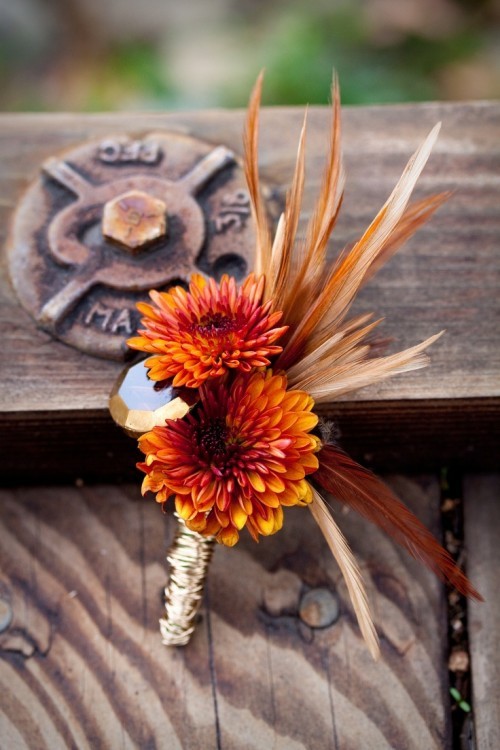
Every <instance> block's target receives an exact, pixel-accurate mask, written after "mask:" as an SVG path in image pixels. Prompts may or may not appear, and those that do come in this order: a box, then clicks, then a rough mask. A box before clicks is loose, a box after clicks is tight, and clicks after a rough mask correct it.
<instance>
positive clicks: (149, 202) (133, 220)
mask: <svg viewBox="0 0 500 750" xmlns="http://www.w3.org/2000/svg"><path fill="white" fill-rule="evenodd" d="M166 231H167V206H166V205H165V203H164V202H163V201H162V200H158V198H153V196H151V195H148V194H147V193H144V192H143V191H142V190H130V191H129V192H128V193H124V194H123V195H119V196H118V197H117V198H113V200H110V201H108V202H107V203H106V205H105V206H104V212H103V216H102V233H103V235H104V236H105V237H106V238H107V239H109V240H112V241H113V242H117V243H118V244H119V245H120V246H121V247H122V248H123V249H124V250H128V251H129V252H131V253H135V252H137V251H140V250H142V249H143V248H145V247H147V245H150V244H151V242H154V241H155V240H158V239H160V237H163V236H164V235H165V234H166Z"/></svg>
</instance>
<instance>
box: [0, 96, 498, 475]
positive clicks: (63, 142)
mask: <svg viewBox="0 0 500 750" xmlns="http://www.w3.org/2000/svg"><path fill="white" fill-rule="evenodd" d="M302 114H303V113H302V111H301V110H299V109H289V108H286V109H268V110H265V111H263V113H262V142H261V165H262V176H263V178H264V179H265V180H266V181H267V183H269V185H270V186H271V187H272V188H273V189H274V190H275V192H276V194H277V196H278V198H279V199H281V200H283V198H284V194H285V191H286V188H287V187H288V185H289V182H290V179H291V175H292V168H293V160H294V155H295V149H296V141H297V138H298V134H299V131H300V124H301V119H302ZM499 115H500V105H498V104H494V103H491V104H488V103H473V104H463V105H462V104H450V105H448V104H447V105H442V104H425V105H412V106H388V107H370V108H363V107H361V108H346V110H345V112H344V139H343V140H344V147H345V153H346V166H347V171H348V185H347V192H346V198H345V201H344V206H343V211H342V217H341V219H340V222H339V226H338V230H337V232H336V234H335V236H334V239H333V241H332V242H331V244H330V252H331V253H332V254H334V253H335V252H337V251H338V250H339V249H340V248H341V247H342V246H343V244H344V243H346V242H348V241H351V240H352V239H354V238H356V237H358V236H359V234H360V233H361V231H362V230H363V229H364V228H365V227H366V226H367V224H368V222H369V221H370V219H371V218H372V217H373V215H374V214H375V212H376V211H377V209H378V208H379V207H380V205H381V203H382V202H383V201H384V200H385V198H386V196H387V195H388V194H389V192H390V190H391V189H392V187H393V185H394V184H395V182H396V180H397V178H398V177H399V175H400V173H401V170H402V168H403V166H404V164H405V162H406V160H407V158H408V157H409V155H410V154H411V152H412V151H413V150H414V149H415V147H416V146H417V144H418V143H419V142H420V141H421V140H422V139H423V137H424V135H425V134H426V132H427V131H428V130H429V129H430V127H431V126H432V125H433V124H434V123H435V122H436V121H437V120H442V121H443V129H442V135H441V136H440V139H439V141H438V144H437V146H436V149H435V152H434V154H433V155H432V157H431V160H430V162H429V164H428V166H427V167H426V170H425V172H424V175H423V177H422V179H421V181H420V184H419V187H418V189H417V197H420V196H423V195H425V194H428V193H431V192H433V191H440V190H454V191H455V193H454V195H453V198H452V199H451V200H450V201H449V202H448V204H446V205H445V206H444V207H443V208H441V209H440V211H439V212H438V214H437V215H436V216H435V217H434V218H433V220H432V222H431V223H430V224H429V225H428V226H427V227H425V228H423V229H422V230H421V231H420V232H419V234H418V236H417V237H415V238H414V239H413V240H412V241H411V242H410V243H409V245H408V247H407V249H406V250H404V251H403V252H401V253H400V254H399V256H398V257H396V258H395V259H393V261H391V263H390V264H389V266H388V267H387V268H385V269H383V270H382V272H381V273H380V274H379V275H378V277H377V278H376V280H375V281H373V282H370V284H369V285H368V286H367V287H366V289H365V290H363V292H362V295H361V297H360V299H359V302H358V305H357V309H358V310H374V311H376V312H377V313H378V314H382V315H384V316H385V317H386V320H387V322H386V323H385V324H384V327H383V331H382V332H383V334H384V335H387V336H388V337H393V338H394V339H395V340H396V342H397V345H398V346H405V345H410V344H413V343H416V342H417V341H419V340H421V339H423V338H425V337H427V336H429V335H430V334H432V333H434V332H435V331H438V330H440V329H442V328H446V329H447V334H446V336H445V337H443V338H442V339H441V340H440V341H439V343H438V344H436V346H435V347H433V351H432V358H433V364H432V367H430V368H428V369H427V370H423V371H422V370H421V371H417V372H415V373H409V374H407V375H405V376H401V377H397V378H394V379H392V380H390V381H386V382H384V383H381V384H380V385H378V386H376V387H375V386H374V387H371V388H368V389H365V390H363V391H361V392H359V393H358V394H355V395H354V396H352V397H350V398H349V400H348V401H342V402H339V405H338V409H337V410H336V413H337V415H338V417H339V419H340V421H341V424H340V427H341V429H342V431H343V432H344V433H345V439H346V447H349V449H350V450H354V452H355V454H356V455H357V457H358V458H359V457H362V452H365V453H367V454H371V457H372V462H373V464H374V465H375V466H378V467H380V466H384V465H385V466H392V467H394V466H396V465H400V466H407V465H409V464H411V465H412V466H413V467H415V466H419V467H420V469H421V468H422V466H424V465H429V466H435V465H437V464H438V463H440V462H443V461H448V460H453V459H455V460H457V461H459V462H460V463H461V465H462V466H466V465H469V466H474V467H485V466H488V465H489V466H492V465H493V463H494V460H495V456H496V455H497V453H498V449H499V447H500V435H499V431H498V427H497V425H498V423H499V419H498V417H499V411H500V406H499V405H500V398H499V396H500V326H499V324H498V322H499V313H500V294H499V288H500V256H499V252H498V248H499V246H500V243H499V242H498V239H499V235H500V211H499V208H498V207H499V201H498V185H499V183H498V174H499V168H500V138H499V137H498V136H499V135H500V128H499V121H500V120H499ZM328 120H329V112H328V111H327V110H326V108H312V110H311V111H310V116H309V134H308V145H307V188H306V196H305V211H304V220H305V219H307V217H308V214H309V212H310V210H311V206H312V203H313V199H314V196H315V194H316V193H317V190H318V187H319V182H320V177H321V173H322V168H323V163H324V153H325V149H326V141H327V128H328ZM242 123H243V113H242V112H225V111H219V112H200V113H194V114H180V113H175V114H170V115H168V114H158V115H137V114H135V115H130V114H116V115H78V116H76V115H70V114H68V115H65V114H59V115H2V116H0V220H1V222H0V242H1V244H2V246H3V247H4V246H5V243H6V242H7V234H8V225H9V221H10V219H11V217H12V213H13V211H14V209H15V205H16V202H17V201H18V200H19V198H20V196H21V195H22V192H23V190H24V189H25V188H26V187H27V185H28V184H29V182H30V181H31V180H32V179H33V178H35V177H36V176H37V174H38V171H39V168H40V165H41V163H42V162H43V161H44V160H45V159H46V158H47V157H49V156H52V155H54V154H58V153H60V152H61V151H64V150H66V149H68V148H70V147H72V146H74V145H76V144H78V143H81V142H82V141H85V140H87V139H91V138H99V137H102V136H105V135H109V134H111V133H119V132H128V133H143V132H148V131H152V130H157V129H161V128H168V129H169V130H173V131H176V132H184V133H189V134H190V135H193V136H195V137H198V138H202V139H205V140H207V141H210V142H211V143H213V144H219V143H222V144H225V145H226V146H228V147H229V148H231V149H233V150H234V151H235V152H236V153H240V154H241V131H242ZM0 335H1V337H2V357H1V361H0V379H1V382H2V389H1V392H0V424H1V426H2V431H3V433H4V434H6V433H8V434H9V436H10V439H9V441H8V442H7V445H6V446H5V450H4V451H2V458H1V460H0V472H1V473H2V474H3V476H4V478H8V479H10V481H15V477H16V476H17V475H18V474H19V473H20V472H21V471H25V472H26V468H25V467H26V465H27V464H28V463H29V464H30V466H31V467H32V474H31V475H29V474H26V479H27V481H37V477H40V476H43V474H44V472H45V475H50V474H53V473H54V472H55V471H56V470H59V472H62V476H65V477H66V478H69V477H71V476H74V475H75V472H78V470H79V469H78V467H79V466H80V465H81V464H80V462H81V459H82V456H85V457H86V458H84V461H83V462H84V463H88V464H89V466H90V467H91V469H92V467H94V476H101V477H104V476H108V478H109V477H110V476H111V475H112V474H113V473H114V475H115V476H116V474H117V473H119V472H121V471H123V470H124V467H126V466H127V461H128V460H129V456H127V457H124V458H123V460H120V455H121V449H120V447H119V446H120V441H119V438H117V437H116V432H115V430H114V427H113V425H112V424H111V422H110V420H109V417H108V416H107V412H106V404H107V397H108V393H109V391H110V388H111V386H112V384H113V382H114V380H115V378H116V375H117V373H118V371H119V369H120V365H118V364H116V363H113V362H107V361H104V360H98V359H93V358H91V357H89V356H86V355H84V354H81V353H79V352H78V351H76V350H73V349H71V348H70V347H68V346H66V345H64V344H62V343H60V342H57V341H55V340H53V339H52V338H51V337H50V336H49V335H48V334H47V333H44V332H42V331H40V330H38V329H37V328H36V327H35V325H34V323H33V321H32V320H31V318H30V317H29V315H28V314H27V313H26V312H25V311H24V310H22V309H21V308H20V307H19V305H18V302H17V300H16V297H15V294H14V292H13V290H12V288H11V286H10V283H9V280H8V275H7V269H6V261H5V256H4V255H3V254H2V257H1V260H0ZM395 345H396V344H395ZM363 415H365V416H366V419H364V418H363ZM96 423H97V428H96V427H95V426H96ZM351 424H352V425H354V427H353V428H352V429H351V426H350V425H351ZM429 427H431V429H429ZM358 428H359V429H361V433H360V432H359V431H358ZM95 429H97V432H98V433H99V434H98V439H97V442H99V440H100V439H101V438H102V441H103V442H104V443H105V444H107V445H109V446H110V448H109V450H110V451H111V452H116V455H117V458H116V459H115V460H114V462H113V463H112V464H111V462H109V461H108V462H107V463H106V462H103V461H102V453H101V452H100V449H99V450H96V449H95V444H96V434H95ZM68 433H71V434H72V437H71V438H70V441H71V442H72V444H73V445H74V447H75V449H74V450H73V451H71V452H69V451H68V452H67V453H66V456H65V459H66V460H65V461H64V462H60V461H58V460H55V461H54V459H53V457H52V458H51V449H47V446H50V445H54V446H56V445H59V446H60V445H61V435H68ZM452 436H453V437H452ZM401 441H403V442H404V441H406V442H407V444H410V445H412V446H413V450H412V452H411V460H410V459H409V456H408V454H407V453H405V452H404V451H402V450H401V447H400V446H401ZM450 441H451V443H452V445H451V446H450V447H449V449H448V451H447V448H446V446H447V445H448V444H449V443H450ZM63 444H64V441H63ZM443 451H444V453H443ZM80 473H81V471H80ZM91 473H92V472H91Z"/></svg>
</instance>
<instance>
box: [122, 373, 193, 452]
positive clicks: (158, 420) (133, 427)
mask: <svg viewBox="0 0 500 750" xmlns="http://www.w3.org/2000/svg"><path fill="white" fill-rule="evenodd" d="M181 394H182V395H181ZM193 395H194V394H193V392H189V391H187V389H185V388H172V385H171V381H163V382H161V383H158V382H155V381H153V380H150V378H148V373H147V369H146V367H145V366H144V362H138V363H137V364H135V365H132V367H128V368H127V369H126V370H124V371H123V372H122V374H121V375H120V377H119V378H118V380H117V381H116V383H115V386H114V388H113V390H112V391H111V395H110V397H109V411H110V413H111V416H112V417H113V419H114V421H115V422H116V423H117V424H118V425H119V426H120V427H122V428H123V429H124V430H125V432H126V433H127V434H129V435H130V436H131V437H140V436H141V435H143V434H144V433H145V432H149V431H150V430H152V429H153V427H157V426H162V425H164V424H165V420H166V419H182V417H184V416H185V415H186V414H187V413H188V411H189V410H190V409H191V407H192V406H193V405H194V400H193Z"/></svg>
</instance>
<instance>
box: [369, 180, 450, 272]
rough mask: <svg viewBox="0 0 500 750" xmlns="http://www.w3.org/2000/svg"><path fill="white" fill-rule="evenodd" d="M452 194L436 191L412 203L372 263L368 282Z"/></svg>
mask: <svg viewBox="0 0 500 750" xmlns="http://www.w3.org/2000/svg"><path fill="white" fill-rule="evenodd" d="M451 195H452V192H451V191H446V192H444V193H435V194H434V195H430V196H428V197H427V198H423V199H422V200H419V201H414V202H413V203H411V204H410V205H409V206H408V208H407V209H406V211H405V212H404V214H403V216H402V217H401V219H400V220H399V222H398V223H397V225H396V228H395V229H394V231H393V232H392V234H391V236H390V237H389V238H388V240H387V241H386V243H385V245H384V246H383V248H382V250H381V251H380V253H379V255H378V257H377V259H376V260H375V261H374V262H373V263H372V265H371V266H370V268H369V269H368V271H367V272H366V274H365V276H364V278H363V282H362V283H363V284H366V282H367V281H369V280H370V279H371V278H372V276H374V275H375V274H376V273H378V271H379V270H380V269H381V268H382V266H383V265H385V264H386V263H387V261H388V260H390V259H391V258H392V256H393V255H395V253H397V251H398V250H399V248H400V247H401V246H402V245H404V243H405V242H406V241H407V240H408V239H410V237H412V236H413V235H414V234H415V232H416V231H417V229H419V228H420V227H421V226H422V225H423V224H425V223H426V222H427V221H429V219H430V218H431V216H432V215H433V213H434V212H435V211H437V209H438V208H439V207H440V206H442V205H443V203H445V202H446V201H447V200H448V199H449V198H450V197H451Z"/></svg>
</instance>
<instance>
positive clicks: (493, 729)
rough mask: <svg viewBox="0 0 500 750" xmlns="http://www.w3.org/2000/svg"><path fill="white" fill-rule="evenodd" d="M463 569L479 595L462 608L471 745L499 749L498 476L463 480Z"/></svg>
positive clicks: (499, 496)
mask: <svg viewBox="0 0 500 750" xmlns="http://www.w3.org/2000/svg"><path fill="white" fill-rule="evenodd" d="M464 502H465V542H466V547H467V570H468V573H469V575H470V577H471V580H473V581H474V582H475V584H476V585H477V587H478V589H479V591H480V592H481V594H482V595H483V596H484V599H485V601H484V603H478V602H473V601H470V602H469V604H468V619H469V642H470V653H471V667H472V694H473V709H474V727H475V734H476V747H477V748H481V750H496V749H497V748H498V747H500V694H499V691H498V675H499V674H500V652H499V639H500V626H499V623H500V597H499V596H498V574H499V571H500V546H499V544H498V540H499V535H500V474H496V475H482V476H469V477H467V478H466V480H465V484H464Z"/></svg>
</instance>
